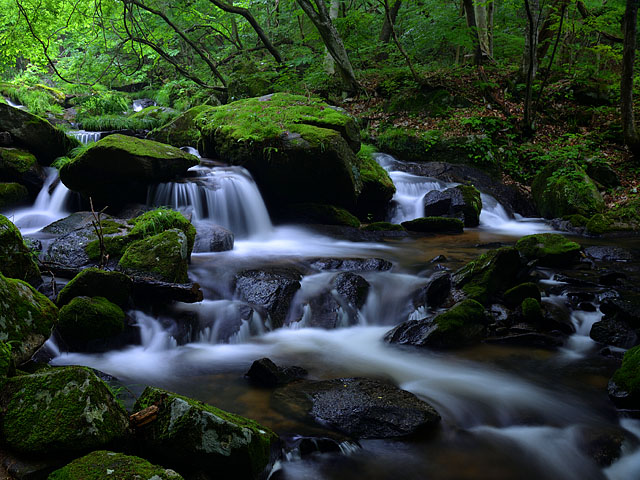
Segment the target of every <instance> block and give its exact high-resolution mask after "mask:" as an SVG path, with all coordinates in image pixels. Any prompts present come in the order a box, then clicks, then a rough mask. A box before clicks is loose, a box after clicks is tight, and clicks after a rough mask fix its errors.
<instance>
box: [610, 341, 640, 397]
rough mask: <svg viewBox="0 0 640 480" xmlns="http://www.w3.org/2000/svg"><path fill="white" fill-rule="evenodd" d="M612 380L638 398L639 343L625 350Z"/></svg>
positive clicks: (639, 379)
mask: <svg viewBox="0 0 640 480" xmlns="http://www.w3.org/2000/svg"><path fill="white" fill-rule="evenodd" d="M612 380H613V381H614V382H615V383H616V385H618V386H619V387H622V388H623V389H624V390H625V391H627V392H629V393H630V394H631V395H632V396H633V397H636V398H640V345H638V346H636V347H633V348H630V349H629V350H627V352H626V353H625V354H624V357H623V359H622V366H621V367H620V368H619V369H618V370H616V372H615V373H614V374H613V378H612Z"/></svg>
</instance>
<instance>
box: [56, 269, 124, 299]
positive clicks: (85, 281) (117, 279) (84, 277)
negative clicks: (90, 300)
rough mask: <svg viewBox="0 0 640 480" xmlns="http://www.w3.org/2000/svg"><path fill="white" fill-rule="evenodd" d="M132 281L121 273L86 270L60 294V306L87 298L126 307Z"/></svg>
mask: <svg viewBox="0 0 640 480" xmlns="http://www.w3.org/2000/svg"><path fill="white" fill-rule="evenodd" d="M131 288H132V281H131V279H130V278H129V277H128V276H126V275H125V274H123V273H121V272H108V271H105V270H100V269H99V268H94V267H92V268H85V269H84V270H82V271H81V272H80V273H79V274H78V275H76V276H75V277H74V278H73V279H72V280H71V281H70V282H69V283H67V284H66V285H65V286H64V288H63V289H62V290H60V293H59V294H58V298H57V303H58V305H66V304H67V303H69V302H70V301H71V300H72V299H73V298H75V297H80V296H85V297H95V296H98V295H99V296H101V297H105V298H106V299H108V300H109V301H111V302H113V303H115V304H117V305H120V306H124V305H126V304H127V301H128V300H129V295H130V294H131Z"/></svg>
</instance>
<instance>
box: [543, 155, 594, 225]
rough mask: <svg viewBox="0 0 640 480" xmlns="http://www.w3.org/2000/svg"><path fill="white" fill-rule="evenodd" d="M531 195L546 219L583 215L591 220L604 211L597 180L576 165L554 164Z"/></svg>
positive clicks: (546, 170) (544, 173)
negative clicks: (594, 180)
mask: <svg viewBox="0 0 640 480" xmlns="http://www.w3.org/2000/svg"><path fill="white" fill-rule="evenodd" d="M531 193H532V195H533V199H534V201H535V203H536V206H537V208H538V211H539V212H540V214H541V215H542V216H543V217H545V218H560V217H563V216H565V215H574V214H579V215H583V216H585V217H591V216H592V215H594V214H596V213H600V212H602V211H603V210H604V206H605V205H604V200H603V199H602V196H601V195H600V192H599V191H598V188H597V187H596V185H595V183H593V180H591V178H589V176H588V175H587V174H586V173H585V171H584V170H583V169H582V168H580V166H579V165H578V164H576V163H575V162H571V161H570V162H566V163H563V162H560V161H556V162H552V163H550V164H549V165H547V166H546V167H545V168H544V169H542V171H541V172H540V173H538V175H536V177H535V179H534V180H533V184H532V186H531Z"/></svg>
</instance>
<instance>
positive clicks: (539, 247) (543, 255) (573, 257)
mask: <svg viewBox="0 0 640 480" xmlns="http://www.w3.org/2000/svg"><path fill="white" fill-rule="evenodd" d="M516 249H517V250H518V251H519V252H520V254H522V256H524V257H525V258H526V259H527V261H532V260H537V261H538V264H539V265H542V266H546V267H565V266H569V265H573V264H574V263H577V262H578V261H579V260H580V249H581V247H580V245H579V244H577V243H576V242H571V241H569V240H567V239H566V238H565V237H564V236H562V235H559V234H557V233H540V234H536V235H527V236H526V237H522V238H521V239H520V240H518V242H517V243H516Z"/></svg>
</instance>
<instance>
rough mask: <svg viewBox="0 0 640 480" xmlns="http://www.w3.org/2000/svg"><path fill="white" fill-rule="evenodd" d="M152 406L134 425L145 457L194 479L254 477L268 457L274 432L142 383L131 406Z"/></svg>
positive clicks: (274, 444)
mask: <svg viewBox="0 0 640 480" xmlns="http://www.w3.org/2000/svg"><path fill="white" fill-rule="evenodd" d="M152 405H153V406H156V407H157V408H158V411H157V417H156V419H155V420H154V421H153V422H151V423H149V424H148V425H145V426H143V427H141V428H139V429H138V431H137V434H138V437H139V438H140V439H141V440H142V441H141V442H140V447H141V450H142V451H143V452H144V453H145V454H146V455H145V456H148V457H149V458H150V459H152V460H153V459H157V461H159V462H161V463H163V464H166V465H168V466H171V467H175V468H176V469H177V470H179V471H187V472H191V473H193V474H194V476H193V477H192V478H196V475H197V474H201V475H203V476H202V477H197V478H207V479H209V478H248V479H250V478H257V477H259V476H260V475H261V474H262V473H263V471H264V470H265V468H266V467H267V465H268V464H269V463H270V461H271V456H272V449H274V447H276V445H277V442H278V436H277V435H276V434H275V433H273V432H272V431H271V430H269V429H268V428H266V427H264V426H262V425H260V424H258V423H256V422H254V421H252V420H249V419H247V418H244V417H241V416H239V415H234V414H232V413H229V412H225V411H223V410H220V409H218V408H216V407H213V406H211V405H207V404H205V403H202V402H198V401H197V400H193V399H190V398H187V397H183V396H181V395H177V394H175V393H172V392H168V391H165V390H161V389H159V388H154V387H147V389H146V390H145V391H144V392H143V393H142V395H141V396H140V398H139V399H138V401H137V402H136V404H135V407H134V409H136V410H142V409H144V408H148V407H150V406H152Z"/></svg>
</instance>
